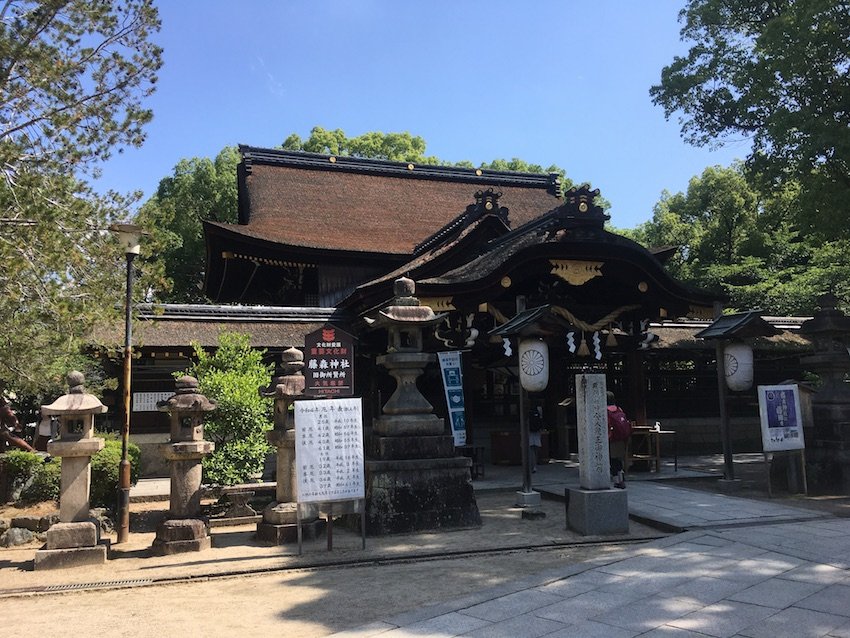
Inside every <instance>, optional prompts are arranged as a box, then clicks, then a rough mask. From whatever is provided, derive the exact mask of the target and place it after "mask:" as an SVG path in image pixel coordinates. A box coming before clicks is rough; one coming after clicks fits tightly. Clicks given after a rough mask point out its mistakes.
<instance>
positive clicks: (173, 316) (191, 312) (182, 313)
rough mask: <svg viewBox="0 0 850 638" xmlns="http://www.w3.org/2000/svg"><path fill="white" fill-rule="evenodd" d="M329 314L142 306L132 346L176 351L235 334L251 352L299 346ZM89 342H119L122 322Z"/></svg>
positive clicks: (214, 342) (263, 308) (254, 308)
mask: <svg viewBox="0 0 850 638" xmlns="http://www.w3.org/2000/svg"><path fill="white" fill-rule="evenodd" d="M332 314H333V309H332V308H278V307H270V306H212V305H203V304H162V305H156V306H150V305H142V306H141V307H140V308H139V316H138V318H137V319H136V320H135V321H134V322H133V343H134V345H135V346H137V347H141V348H175V347H180V346H184V347H185V346H188V345H189V343H190V342H193V341H197V342H198V343H200V344H201V345H202V346H204V347H214V346H217V345H218V336H219V334H221V333H222V332H239V333H243V334H248V335H250V336H251V345H252V346H253V347H255V348H275V349H278V348H286V347H289V346H293V345H294V346H303V345H304V335H306V334H309V333H310V332H313V331H315V330H318V329H319V328H321V327H322V326H323V325H325V323H327V322H328V321H331V320H332ZM334 321H335V320H334ZM93 341H94V343H96V344H99V345H104V346H119V345H121V344H123V343H124V324H123V322H122V323H121V324H120V325H118V324H115V325H112V326H108V327H105V328H103V329H101V330H100V331H99V332H98V333H97V334H95V335H94V338H93Z"/></svg>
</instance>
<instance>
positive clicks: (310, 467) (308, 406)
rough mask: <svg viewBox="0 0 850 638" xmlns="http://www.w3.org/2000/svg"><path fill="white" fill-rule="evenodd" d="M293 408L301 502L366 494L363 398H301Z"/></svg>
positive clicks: (299, 498)
mask: <svg viewBox="0 0 850 638" xmlns="http://www.w3.org/2000/svg"><path fill="white" fill-rule="evenodd" d="M294 409H295V463H296V480H297V485H298V502H299V503H311V502H320V501H340V500H347V499H359V498H364V497H365V479H364V466H363V409H362V404H361V400H360V399H359V398H358V399H328V400H327V401H320V400H313V401H309V400H302V401H296V402H295V408H294Z"/></svg>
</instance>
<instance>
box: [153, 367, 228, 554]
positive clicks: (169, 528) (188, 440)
mask: <svg viewBox="0 0 850 638" xmlns="http://www.w3.org/2000/svg"><path fill="white" fill-rule="evenodd" d="M157 407H158V408H159V409H160V410H162V411H164V412H168V414H169V418H170V420H171V442H170V443H165V444H163V445H162V446H161V451H162V455H163V456H164V457H165V459H166V460H167V461H168V462H169V465H170V466H171V497H170V499H169V508H168V520H166V521H164V522H163V523H161V524H160V525H159V527H158V528H157V532H156V539H155V540H154V542H153V548H154V551H155V552H156V553H159V554H177V553H180V552H191V551H199V550H202V549H208V548H209V546H210V536H209V525H208V523H207V521H205V520H203V519H202V518H201V477H202V468H201V459H203V457H204V456H206V455H207V454H210V453H211V452H212V451H213V450H214V449H215V443H212V442H211V441H205V440H204V414H205V413H206V412H210V411H212V410H215V402H214V401H211V400H209V399H207V397H205V396H204V395H203V394H201V393H200V392H198V380H197V379H196V378H195V377H190V376H183V377H180V378H179V379H177V391H176V392H175V393H174V395H173V396H171V397H170V398H168V399H166V400H164V401H160V402H159V403H157Z"/></svg>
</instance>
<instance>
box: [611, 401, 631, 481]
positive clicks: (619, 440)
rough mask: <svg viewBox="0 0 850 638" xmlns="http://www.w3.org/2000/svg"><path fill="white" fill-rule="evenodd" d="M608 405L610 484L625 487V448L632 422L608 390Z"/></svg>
mask: <svg viewBox="0 0 850 638" xmlns="http://www.w3.org/2000/svg"><path fill="white" fill-rule="evenodd" d="M606 396H607V403H608V409H607V412H608V456H609V457H610V463H611V482H612V483H613V484H614V487H618V488H620V489H624V488H625V487H626V471H625V467H624V459H625V458H626V446H627V445H628V442H629V437H630V436H631V434H632V422H631V421H629V418H628V417H627V416H626V413H625V412H624V411H623V409H622V408H621V407H619V406H618V405H617V400H616V397H615V396H614V393H613V392H611V391H610V390H609V391H608V393H607V395H606Z"/></svg>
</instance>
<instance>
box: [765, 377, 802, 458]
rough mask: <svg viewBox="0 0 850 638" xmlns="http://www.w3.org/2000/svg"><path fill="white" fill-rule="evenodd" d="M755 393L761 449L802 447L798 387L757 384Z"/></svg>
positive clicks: (784, 449)
mask: <svg viewBox="0 0 850 638" xmlns="http://www.w3.org/2000/svg"><path fill="white" fill-rule="evenodd" d="M758 395H759V416H760V417H761V440H762V445H763V449H764V451H765V452H782V451H786V450H802V449H804V448H805V447H806V444H805V440H804V438H803V420H802V416H801V411H800V391H799V388H798V387H797V386H796V385H760V386H759V387H758Z"/></svg>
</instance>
